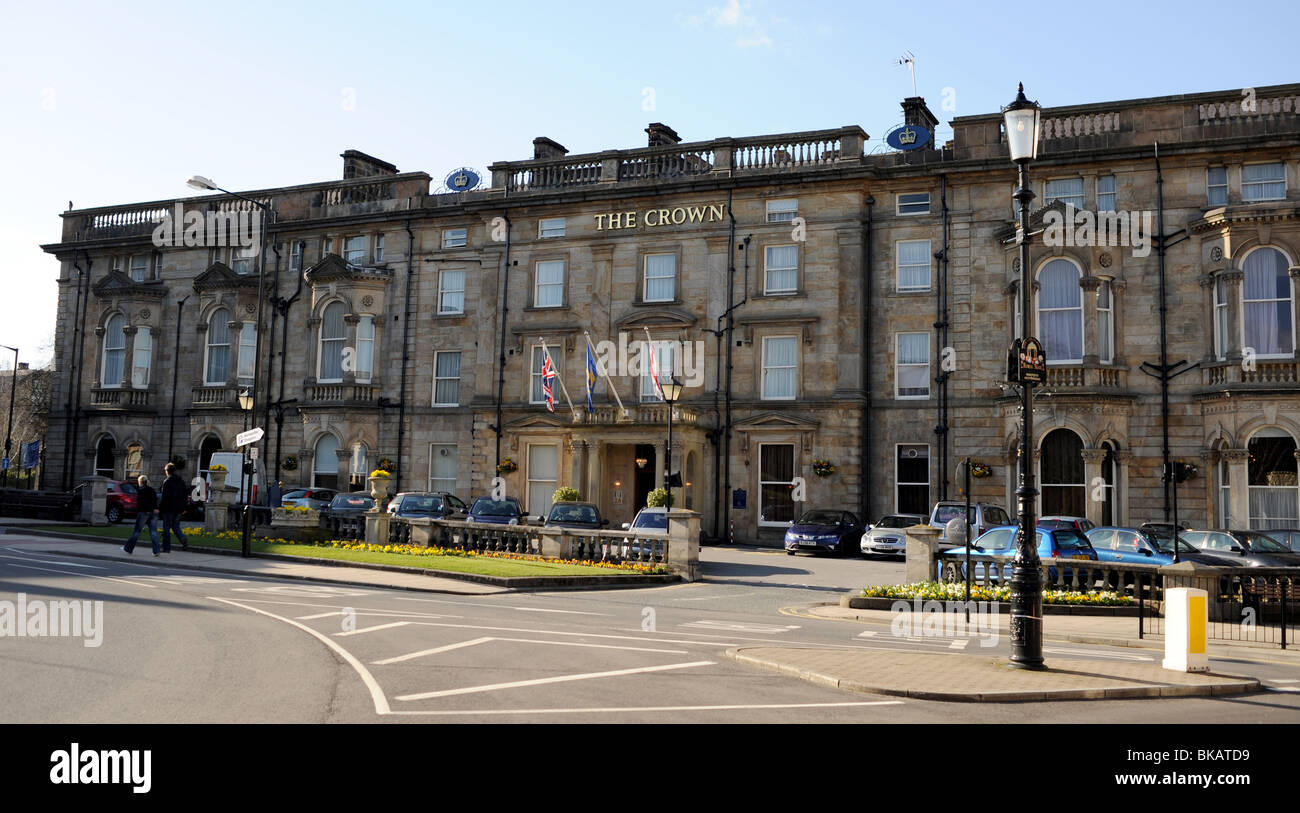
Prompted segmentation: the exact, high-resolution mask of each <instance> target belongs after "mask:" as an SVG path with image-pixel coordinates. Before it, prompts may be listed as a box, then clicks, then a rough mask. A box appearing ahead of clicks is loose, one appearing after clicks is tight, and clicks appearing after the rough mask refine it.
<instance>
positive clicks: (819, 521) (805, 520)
mask: <svg viewBox="0 0 1300 813" xmlns="http://www.w3.org/2000/svg"><path fill="white" fill-rule="evenodd" d="M841 516H842V515H841V514H840V512H839V511H807V512H805V513H804V515H803V516H801V517H799V521H798V522H796V523H795V524H796V525H838V524H839V522H840V518H841Z"/></svg>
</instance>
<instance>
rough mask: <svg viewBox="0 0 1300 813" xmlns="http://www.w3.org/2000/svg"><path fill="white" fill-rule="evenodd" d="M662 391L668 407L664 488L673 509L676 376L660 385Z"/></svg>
mask: <svg viewBox="0 0 1300 813" xmlns="http://www.w3.org/2000/svg"><path fill="white" fill-rule="evenodd" d="M661 389H663V391H664V403H665V404H667V405H668V454H667V456H666V457H665V460H666V461H667V465H668V469H667V471H665V472H664V486H665V487H666V488H667V489H668V507H669V508H672V507H673V404H675V403H676V402H677V401H678V400H680V399H681V397H682V382H680V381H678V380H677V376H669V378H668V380H667V381H665V382H664V383H663V384H662V385H661Z"/></svg>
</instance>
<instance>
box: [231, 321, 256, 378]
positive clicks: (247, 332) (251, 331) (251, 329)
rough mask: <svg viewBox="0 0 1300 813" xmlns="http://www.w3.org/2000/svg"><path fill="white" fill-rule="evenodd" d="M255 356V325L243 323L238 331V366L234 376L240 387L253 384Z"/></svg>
mask: <svg viewBox="0 0 1300 813" xmlns="http://www.w3.org/2000/svg"><path fill="white" fill-rule="evenodd" d="M256 355H257V325H255V324H253V323H252V322H245V323H244V326H243V327H241V328H240V329H239V365H238V369H237V372H236V373H235V375H236V376H237V377H238V378H239V383H240V384H241V385H248V384H252V383H253V359H254V357H255V356H256Z"/></svg>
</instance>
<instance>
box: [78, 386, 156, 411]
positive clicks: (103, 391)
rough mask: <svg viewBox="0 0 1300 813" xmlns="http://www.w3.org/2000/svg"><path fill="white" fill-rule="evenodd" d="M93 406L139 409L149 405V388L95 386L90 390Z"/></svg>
mask: <svg viewBox="0 0 1300 813" xmlns="http://www.w3.org/2000/svg"><path fill="white" fill-rule="evenodd" d="M90 405H91V406H92V407H101V408H110V409H112V408H116V409H138V408H140V407H147V406H149V390H147V389H130V388H123V387H94V388H92V389H91V390H90Z"/></svg>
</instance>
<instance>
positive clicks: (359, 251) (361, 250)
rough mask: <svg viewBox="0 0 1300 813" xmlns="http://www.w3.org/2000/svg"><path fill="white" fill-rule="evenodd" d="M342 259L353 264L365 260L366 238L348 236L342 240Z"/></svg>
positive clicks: (358, 263)
mask: <svg viewBox="0 0 1300 813" xmlns="http://www.w3.org/2000/svg"><path fill="white" fill-rule="evenodd" d="M343 259H345V260H347V261H348V262H350V263H352V264H353V265H360V264H361V263H363V262H365V261H366V238H365V237H364V236H360V237H349V238H348V239H347V240H345V241H344V242H343Z"/></svg>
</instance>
